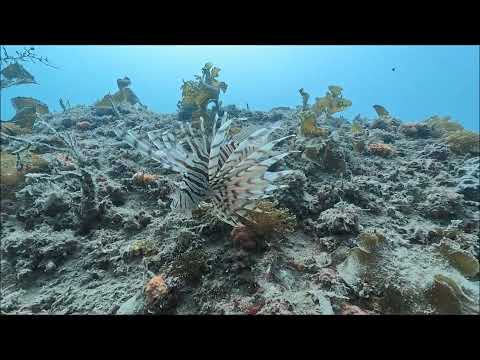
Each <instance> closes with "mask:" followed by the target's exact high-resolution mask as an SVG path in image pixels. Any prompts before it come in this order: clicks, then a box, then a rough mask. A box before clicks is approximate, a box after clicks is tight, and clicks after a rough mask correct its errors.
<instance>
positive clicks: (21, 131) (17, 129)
mask: <svg viewBox="0 0 480 360" xmlns="http://www.w3.org/2000/svg"><path fill="white" fill-rule="evenodd" d="M32 125H33V122H32ZM1 131H2V132H5V133H6V134H8V135H12V136H17V135H25V134H30V133H31V132H32V129H31V127H30V128H28V127H27V128H24V127H21V126H18V125H17V124H15V123H13V122H7V123H2V124H1Z"/></svg>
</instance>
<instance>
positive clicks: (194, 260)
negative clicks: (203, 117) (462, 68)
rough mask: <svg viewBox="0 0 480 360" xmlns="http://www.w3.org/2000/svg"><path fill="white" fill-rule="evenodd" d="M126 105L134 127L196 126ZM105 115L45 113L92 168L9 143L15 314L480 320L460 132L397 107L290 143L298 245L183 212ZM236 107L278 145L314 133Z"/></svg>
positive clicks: (55, 147) (44, 147)
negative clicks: (276, 125)
mask: <svg viewBox="0 0 480 360" xmlns="http://www.w3.org/2000/svg"><path fill="white" fill-rule="evenodd" d="M120 80H122V81H124V82H125V79H120ZM122 84H123V83H122ZM128 85H129V83H128V84H127V83H126V84H124V85H122V86H120V85H119V93H120V92H122V91H125V90H124V89H128ZM338 89H339V87H332V88H331V89H330V91H331V92H332V94H333V95H335V94H336V92H338V91H339V90H338ZM335 91H336V92H335ZM327 95H328V94H327ZM333 95H331V97H332V98H334V97H333ZM117 97H118V99H117V98H114V100H115V101H117V102H118V104H116V105H117V111H118V112H120V113H121V114H122V116H123V119H124V122H125V124H126V125H127V126H129V127H130V128H135V129H140V130H139V131H141V132H145V131H150V130H168V129H175V128H176V127H178V126H179V124H180V123H181V122H182V121H183V120H182V119H178V117H177V116H176V114H160V113H155V112H153V111H150V110H148V109H147V108H145V107H141V106H134V105H135V104H133V103H135V102H136V101H134V102H133V103H132V104H130V103H128V101H127V102H126V103H121V102H120V100H121V99H120V96H117ZM305 98H306V99H307V100H306V101H308V98H307V97H305ZM322 99H323V98H322ZM335 99H336V98H335ZM104 100H105V99H104ZM320 100H321V99H320ZM320 100H319V99H317V102H316V105H315V106H316V108H319V104H320V105H321V104H323V103H322V102H321V101H320ZM102 101H103V100H102ZM106 101H107V100H105V101H103V102H105V104H104V103H101V104H100V105H101V106H103V107H105V108H107V107H108V106H107V105H106ZM322 101H323V100H322ZM325 101H326V100H325ZM325 101H324V102H325ZM342 101H343V102H344V103H345V104H343V103H342V106H343V107H345V106H348V105H349V104H350V103H347V100H342ZM325 104H326V102H325ZM325 104H324V105H325ZM328 104H330V103H328ZM328 104H327V105H328ZM100 105H99V104H96V105H95V106H75V107H71V108H68V109H65V110H64V111H62V112H58V113H51V112H48V113H45V114H43V115H42V119H43V120H44V121H45V122H48V123H49V124H50V125H51V126H52V127H53V128H54V129H56V130H57V131H59V132H70V133H73V134H74V135H75V139H76V143H75V144H74V145H75V146H76V147H77V150H78V149H81V152H82V154H83V156H84V157H85V161H84V162H82V164H81V166H80V167H79V166H78V159H77V158H75V156H72V153H71V151H72V150H71V148H68V147H65V146H64V145H62V143H61V142H60V143H59V140H58V138H57V137H56V136H55V134H54V133H52V132H49V131H48V129H45V128H42V127H41V126H40V125H38V124H35V125H34V126H33V130H32V131H31V133H30V132H28V133H23V134H20V135H18V134H15V136H18V137H21V138H22V139H24V140H25V142H29V143H31V145H30V146H29V148H28V149H27V150H25V151H23V152H20V153H19V156H18V158H19V159H20V162H21V163H22V164H23V168H21V169H20V168H18V167H17V165H18V161H17V160H18V158H17V156H16V155H15V156H14V155H11V153H12V152H14V151H15V150H16V149H17V148H18V141H16V140H14V139H13V136H10V137H3V138H2V139H1V146H2V178H1V180H2V182H1V184H0V185H1V187H2V198H1V214H0V216H1V221H2V226H1V247H0V252H1V264H0V265H1V274H2V281H1V293H2V296H1V302H0V305H1V311H2V313H55V314H77V313H82V314H86V313H95V314H98V313H100V314H143V313H147V314H172V313H173V314H249V315H261V314H339V315H340V314H342V315H343V314H353V315H356V314H367V315H371V314H391V313H400V314H406V313H416V314H432V313H461V314H471V313H478V312H479V310H478V306H479V305H478V304H479V273H478V259H479V255H480V248H479V226H480V210H479V206H480V203H479V201H480V188H479V181H480V180H479V175H480V174H479V163H480V159H479V157H478V153H476V152H475V151H477V150H476V149H475V148H473V147H469V148H468V149H464V148H463V147H460V146H458V145H455V146H454V150H452V141H454V140H455V138H454V137H452V135H451V134H452V133H451V132H450V133H449V134H450V135H449V134H443V135H442V134H436V133H435V131H433V130H435V129H430V128H429V127H428V126H430V125H425V124H428V122H425V124H421V125H415V124H402V123H401V122H400V120H398V119H394V120H392V118H391V117H390V116H389V114H388V112H386V110H385V109H383V110H385V111H383V110H382V112H379V118H378V119H370V121H368V122H366V121H363V122H361V121H359V122H358V123H355V124H354V125H352V123H351V122H349V121H347V120H346V119H344V118H341V117H338V118H336V117H334V116H333V114H334V113H335V111H337V109H336V108H335V111H333V110H332V111H330V112H329V117H328V119H327V118H324V119H323V120H321V121H320V122H319V124H318V125H315V124H313V123H312V125H311V126H312V129H315V131H312V132H311V134H312V135H311V136H309V137H308V138H303V137H302V136H298V137H297V138H295V139H294V140H291V141H289V142H284V143H282V144H281V145H279V147H284V148H285V149H287V148H288V149H290V150H298V151H299V152H300V153H296V154H292V155H290V156H288V157H286V158H285V159H284V160H282V162H281V163H279V164H277V165H275V166H276V167H278V168H282V169H283V168H288V169H293V170H301V171H302V172H303V173H304V175H303V176H296V177H292V178H290V179H289V182H287V185H288V187H287V188H285V189H282V190H279V191H278V192H277V193H275V194H274V196H273V198H272V199H271V200H272V201H273V202H272V204H273V203H274V204H275V206H277V207H278V209H284V210H279V213H278V214H282V215H278V216H283V218H284V219H288V221H289V222H288V230H289V231H280V232H276V231H275V230H274V229H275V227H276V226H277V225H273V226H270V228H272V230H268V231H263V232H262V231H259V230H258V229H256V230H255V229H254V230H252V229H237V230H235V229H232V227H231V226H230V225H227V224H225V223H223V222H221V221H220V220H218V218H216V217H215V216H214V215H213V214H212V213H211V209H210V208H209V206H208V204H207V205H206V206H204V207H201V208H199V209H197V210H195V211H194V212H193V214H192V216H191V217H187V216H184V215H182V214H178V213H173V212H171V211H170V206H169V204H170V202H171V195H172V193H173V192H174V191H175V182H174V181H175V180H177V179H178V175H177V174H174V173H172V172H171V171H169V170H164V169H161V168H160V167H159V166H158V164H156V163H155V162H154V161H151V160H149V159H148V158H145V157H143V156H141V155H139V154H138V153H137V152H136V151H134V150H132V149H131V148H129V147H128V146H127V145H125V144H124V143H122V142H121V141H120V140H119V139H118V138H117V137H116V135H115V132H114V129H115V126H116V120H117V118H116V115H115V113H113V112H108V111H103V112H101V111H99V110H98V109H99V108H100V107H101V106H100ZM325 106H326V105H325ZM304 107H306V102H305V104H304ZM225 108H228V111H229V113H230V116H231V117H232V118H233V127H238V128H244V127H246V126H250V125H258V126H264V125H265V124H268V123H273V122H277V121H280V122H281V124H282V125H281V128H280V129H279V130H278V136H286V135H288V134H295V133H298V132H299V126H300V124H299V113H301V111H303V109H290V108H284V107H281V108H276V109H273V110H271V111H267V112H261V111H250V110H245V109H240V108H237V107H235V106H228V107H225ZM378 111H380V110H378ZM380 115H382V116H380ZM387 115H388V117H387ZM300 118H301V117H300ZM327 120H328V121H327ZM87 124H88V125H87ZM435 124H436V126H437V128H436V131H438V126H439V125H438V121H437V122H436V123H435ZM442 124H444V123H442ZM313 126H315V127H313ZM430 130H432V131H430ZM303 131H305V129H303ZM454 131H457V132H458V131H461V130H459V129H457V128H455V129H454ZM457 134H458V133H457ZM7 135H8V134H7ZM317 135H318V136H317ZM460 135H462V136H463V137H462V138H464V136H466V135H468V136H470V135H469V134H466V135H465V134H458V136H460ZM359 144H363V146H360V145H359ZM59 149H60V150H59ZM62 149H63V150H62ZM67 150H68V151H67ZM463 150H465V151H463ZM4 159H5V161H4ZM4 167H5V169H4ZM81 169H83V170H85V171H88V174H90V179H89V178H88V177H85V176H83V177H82V173H81V171H80V170H81ZM79 174H80V175H79ZM88 184H90V185H88ZM86 199H87V200H88V201H87V200H86ZM268 206H270V208H271V206H272V205H271V204H269V205H268ZM281 211H283V212H281ZM92 219H93V220H92ZM272 221H273V220H272ZM285 221H286V220H285ZM86 222H88V227H86ZM274 224H275V223H274ZM285 226H286V225H285ZM270 228H269V229H270ZM286 228H287V227H286ZM232 230H235V231H232ZM264 230H265V229H264ZM266 232H268V234H267V233H266ZM239 244H240V245H241V244H244V245H245V244H246V245H245V246H244V247H242V246H239ZM247 245H248V246H247Z"/></svg>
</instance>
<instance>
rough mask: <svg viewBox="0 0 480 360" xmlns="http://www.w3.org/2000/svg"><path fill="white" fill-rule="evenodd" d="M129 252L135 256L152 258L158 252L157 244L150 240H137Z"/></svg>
mask: <svg viewBox="0 0 480 360" xmlns="http://www.w3.org/2000/svg"><path fill="white" fill-rule="evenodd" d="M129 250H130V254H132V255H133V256H152V255H155V254H156V253H157V252H158V250H157V249H156V247H155V244H154V243H153V242H152V241H149V240H136V241H134V242H133V244H132V245H131V246H130V249H129Z"/></svg>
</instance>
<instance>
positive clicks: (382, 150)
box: [368, 144, 394, 157]
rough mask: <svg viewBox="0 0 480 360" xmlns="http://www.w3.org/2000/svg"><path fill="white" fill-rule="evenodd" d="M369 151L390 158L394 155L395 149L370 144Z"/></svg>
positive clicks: (384, 145) (388, 146) (385, 145)
mask: <svg viewBox="0 0 480 360" xmlns="http://www.w3.org/2000/svg"><path fill="white" fill-rule="evenodd" d="M368 151H369V152H370V153H372V154H374V155H378V156H381V157H389V156H391V155H393V153H394V151H393V148H392V147H391V146H390V145H387V144H370V145H368Z"/></svg>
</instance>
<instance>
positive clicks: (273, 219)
mask: <svg viewBox="0 0 480 360" xmlns="http://www.w3.org/2000/svg"><path fill="white" fill-rule="evenodd" d="M247 219H248V220H250V221H251V222H252V223H253V224H254V225H253V229H254V231H255V232H256V233H257V234H258V235H267V234H271V233H272V232H274V231H276V232H281V233H282V232H283V233H286V232H287V233H288V232H292V231H293V230H294V229H295V227H296V225H297V220H296V217H295V215H292V214H290V212H289V211H288V209H277V208H275V205H274V204H273V203H272V202H270V201H260V202H259V203H258V204H257V207H256V208H255V209H254V210H252V211H250V212H249V214H248V216H247Z"/></svg>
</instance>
